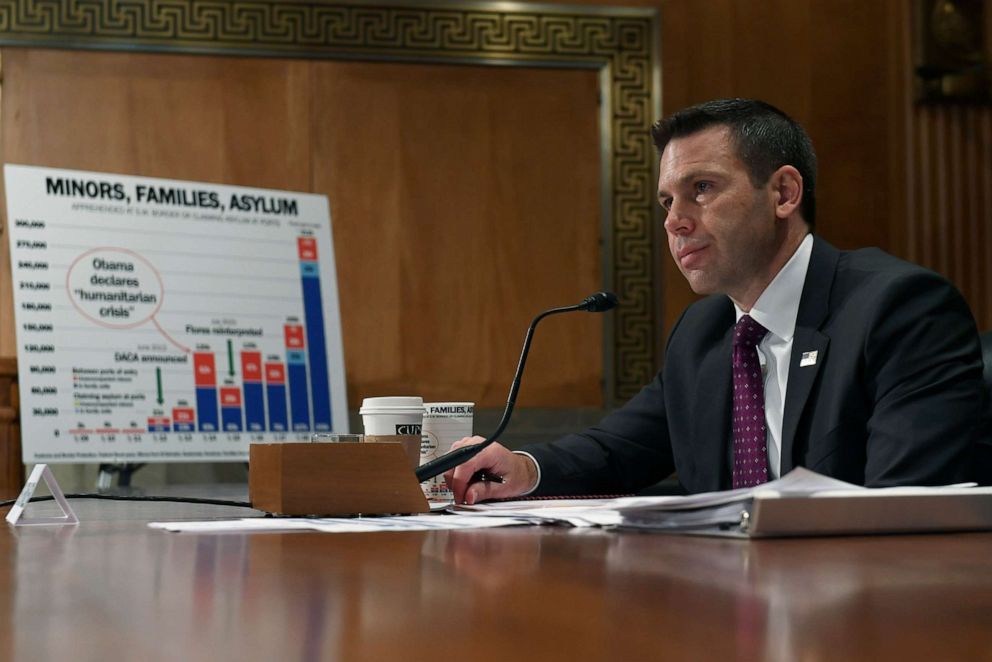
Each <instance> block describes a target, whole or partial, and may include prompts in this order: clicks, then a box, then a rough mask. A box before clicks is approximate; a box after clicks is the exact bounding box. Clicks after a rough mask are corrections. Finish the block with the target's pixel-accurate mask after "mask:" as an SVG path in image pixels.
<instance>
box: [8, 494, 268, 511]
mask: <svg viewBox="0 0 992 662" xmlns="http://www.w3.org/2000/svg"><path fill="white" fill-rule="evenodd" d="M64 496H65V498H66V499H103V500H105V501H152V502H155V501H162V502H170V503H197V504H205V505H210V506H234V507H237V508H253V509H254V506H252V505H251V503H250V502H248V501H227V500H225V499H199V498H196V497H170V496H124V495H119V494H85V493H84V494H66V495H64ZM54 500H55V497H53V496H51V495H47V496H36V497H31V499H30V500H29V501H28V503H36V502H38V501H54ZM15 503H17V499H10V500H9V501H0V508H4V507H6V506H13V505H14V504H15Z"/></svg>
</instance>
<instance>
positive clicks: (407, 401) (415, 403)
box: [358, 395, 424, 415]
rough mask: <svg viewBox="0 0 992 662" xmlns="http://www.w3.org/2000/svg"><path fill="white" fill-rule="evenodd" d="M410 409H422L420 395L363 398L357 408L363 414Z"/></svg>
mask: <svg viewBox="0 0 992 662" xmlns="http://www.w3.org/2000/svg"><path fill="white" fill-rule="evenodd" d="M411 410H417V411H423V410H424V399H423V398H421V397H420V396H414V395H402V396H386V397H381V398H365V399H364V400H362V408H361V409H359V410H358V413H359V414H361V415H365V414H378V413H384V412H394V411H403V412H406V411H411Z"/></svg>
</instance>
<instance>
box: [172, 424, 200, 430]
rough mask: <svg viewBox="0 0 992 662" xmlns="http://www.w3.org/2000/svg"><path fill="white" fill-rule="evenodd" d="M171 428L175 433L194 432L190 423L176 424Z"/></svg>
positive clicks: (194, 428) (193, 427)
mask: <svg viewBox="0 0 992 662" xmlns="http://www.w3.org/2000/svg"><path fill="white" fill-rule="evenodd" d="M172 427H173V429H174V430H175V431H176V432H196V427H195V426H194V425H193V424H192V423H176V424H175V425H173V426H172Z"/></svg>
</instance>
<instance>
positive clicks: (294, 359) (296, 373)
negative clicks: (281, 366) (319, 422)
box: [286, 350, 310, 432]
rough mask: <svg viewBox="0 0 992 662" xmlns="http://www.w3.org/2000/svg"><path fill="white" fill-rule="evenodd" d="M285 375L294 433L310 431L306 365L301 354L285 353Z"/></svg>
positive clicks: (296, 352) (298, 352) (295, 351)
mask: <svg viewBox="0 0 992 662" xmlns="http://www.w3.org/2000/svg"><path fill="white" fill-rule="evenodd" d="M286 373H287V377H288V378H289V413H290V417H291V420H292V423H293V431H294V432H297V431H299V432H306V431H308V430H310V394H309V392H308V389H307V386H308V384H307V364H306V359H304V358H303V352H301V351H299V350H289V351H287V352H286Z"/></svg>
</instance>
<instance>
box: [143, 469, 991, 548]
mask: <svg viewBox="0 0 992 662" xmlns="http://www.w3.org/2000/svg"><path fill="white" fill-rule="evenodd" d="M450 511H451V512H449V513H448V514H432V515H411V516H397V517H365V518H312V519H307V518H246V519H240V520H233V521H231V520H228V521H210V522H154V523H152V524H150V525H149V526H152V527H153V528H159V529H165V530H168V531H184V532H196V533H221V532H247V531H323V532H334V533H347V532H369V531H428V530H436V529H464V528H483V527H498V526H515V525H526V524H532V525H533V524H557V525H565V526H573V527H610V528H613V527H620V528H627V529H636V530H641V531H653V532H666V533H688V534H702V535H719V536H733V537H745V538H754V537H771V536H811V535H842V534H874V533H922V532H938V531H979V530H992V487H975V486H974V484H968V485H949V486H946V487H891V488H880V489H878V488H865V487H861V486H858V485H851V484H850V483H845V482H843V481H840V480H836V479H833V478H827V477H826V476H821V475H819V474H816V473H813V472H812V471H808V470H806V469H803V468H798V469H794V470H793V471H791V472H789V474H788V475H786V476H783V477H782V478H780V479H778V480H775V481H772V482H769V483H765V484H764V485H760V486H758V487H753V488H747V489H739V490H729V491H723V492H707V493H705V494H695V495H691V496H661V497H625V498H619V499H524V500H520V501H505V502H496V503H482V504H476V505H473V506H464V505H462V506H452V507H451V509H450Z"/></svg>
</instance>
